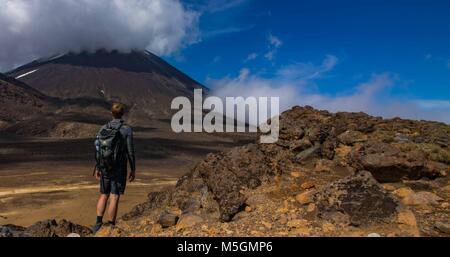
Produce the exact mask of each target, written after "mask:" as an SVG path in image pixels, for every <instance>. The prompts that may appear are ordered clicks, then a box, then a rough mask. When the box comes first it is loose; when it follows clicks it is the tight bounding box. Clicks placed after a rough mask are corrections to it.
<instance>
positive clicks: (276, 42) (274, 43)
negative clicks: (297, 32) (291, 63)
mask: <svg viewBox="0 0 450 257" xmlns="http://www.w3.org/2000/svg"><path fill="white" fill-rule="evenodd" d="M267 40H268V41H269V45H268V47H267V48H268V49H269V51H268V52H267V53H266V54H265V55H264V57H266V59H267V60H269V61H272V60H273V59H274V58H275V55H276V54H277V51H278V49H279V48H280V47H281V46H282V45H283V41H281V40H280V39H279V38H278V37H276V36H274V35H272V34H270V35H269V37H268V39H267Z"/></svg>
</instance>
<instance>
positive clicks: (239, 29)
mask: <svg viewBox="0 0 450 257" xmlns="http://www.w3.org/2000/svg"><path fill="white" fill-rule="evenodd" d="M252 28H254V26H253V25H252V26H245V27H228V28H222V29H218V30H212V31H206V32H203V33H202V38H203V39H208V38H212V37H218V36H222V35H227V34H232V33H239V32H243V31H247V30H250V29H252Z"/></svg>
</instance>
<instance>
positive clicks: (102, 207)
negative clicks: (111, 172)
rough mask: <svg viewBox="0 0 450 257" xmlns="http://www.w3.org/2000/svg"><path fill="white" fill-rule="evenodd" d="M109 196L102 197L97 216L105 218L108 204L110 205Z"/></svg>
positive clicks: (98, 204)
mask: <svg viewBox="0 0 450 257" xmlns="http://www.w3.org/2000/svg"><path fill="white" fill-rule="evenodd" d="M108 198H109V195H103V194H102V195H100V198H99V199H98V203H97V216H101V217H103V215H104V214H105V210H106V204H107V203H108Z"/></svg>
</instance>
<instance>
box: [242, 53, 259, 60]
mask: <svg viewBox="0 0 450 257" xmlns="http://www.w3.org/2000/svg"><path fill="white" fill-rule="evenodd" d="M256 58H258V54H257V53H251V54H249V55H248V56H247V58H245V60H244V62H249V61H253V60H255V59H256Z"/></svg>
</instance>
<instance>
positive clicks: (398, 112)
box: [208, 62, 450, 123]
mask: <svg viewBox="0 0 450 257" xmlns="http://www.w3.org/2000/svg"><path fill="white" fill-rule="evenodd" d="M330 63H332V62H330ZM325 66H326V65H325ZM330 66H332V65H330ZM278 74H279V76H276V77H274V78H264V77H261V76H259V75H254V74H251V73H250V71H249V70H248V69H242V70H241V72H240V74H239V76H238V77H236V78H230V77H227V78H224V79H221V80H210V81H209V84H208V85H209V86H211V87H212V88H213V89H214V90H213V91H212V94H213V95H216V96H219V97H221V98H224V97H229V96H231V97H237V96H243V97H249V96H255V97H260V96H265V97H279V98H280V111H285V110H288V109H289V108H291V107H292V106H295V105H301V106H304V105H310V106H313V107H315V108H318V109H325V110H329V111H332V112H338V111H348V112H361V111H362V112H366V113H368V114H371V115H375V116H383V117H385V118H392V117H402V118H409V119H425V120H435V121H441V122H446V123H450V103H449V102H448V101H429V100H428V101H426V100H405V99H399V98H396V97H395V96H392V95H390V94H389V91H390V89H391V88H393V87H395V85H396V83H397V82H398V81H399V78H398V76H397V75H396V74H391V73H382V74H375V75H373V76H372V77H371V78H370V79H369V80H368V81H367V82H365V83H362V84H359V85H357V86H356V87H355V88H354V89H353V91H352V92H350V93H348V94H345V95H327V94H323V93H320V92H318V93H317V92H316V93H311V92H310V88H309V87H308V86H309V85H310V84H309V82H308V81H305V80H302V79H292V78H287V77H283V75H282V74H283V73H282V72H280V73H278Z"/></svg>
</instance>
